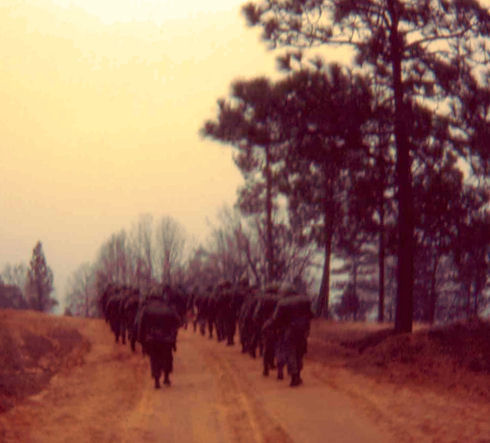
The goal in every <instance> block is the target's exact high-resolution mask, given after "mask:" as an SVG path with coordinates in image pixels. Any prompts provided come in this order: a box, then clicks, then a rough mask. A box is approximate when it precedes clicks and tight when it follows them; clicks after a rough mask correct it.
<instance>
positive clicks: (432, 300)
mask: <svg viewBox="0 0 490 443" xmlns="http://www.w3.org/2000/svg"><path fill="white" fill-rule="evenodd" d="M438 265H439V255H436V256H435V257H434V263H433V265H432V272H431V279H430V280H431V281H430V292H429V312H428V313H427V314H428V315H427V321H428V322H429V323H430V324H431V325H432V324H434V321H435V318H436V305H437V292H436V283H437V281H436V276H437V268H438Z"/></svg>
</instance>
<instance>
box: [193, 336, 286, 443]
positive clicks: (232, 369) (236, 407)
mask: <svg viewBox="0 0 490 443" xmlns="http://www.w3.org/2000/svg"><path fill="white" fill-rule="evenodd" d="M198 346H199V347H200V352H201V353H202V354H203V356H204V359H205V360H206V363H207V367H208V369H209V370H211V371H216V374H217V376H218V378H219V381H220V386H219V387H220V393H221V397H222V401H223V403H224V404H225V405H226V407H227V419H228V421H229V423H230V425H231V426H232V429H233V432H234V436H235V439H234V441H237V442H257V443H262V442H271V443H272V442H277V443H290V442H293V440H292V439H291V437H290V436H289V435H288V434H287V432H286V431H285V430H284V429H283V427H282V426H281V425H280V424H279V423H278V422H277V421H276V420H274V419H273V418H272V417H271V416H270V414H268V412H267V411H266V410H265V409H264V408H263V407H262V406H261V404H260V402H259V401H258V399H257V392H256V390H255V389H253V387H252V385H250V384H248V383H247V382H248V380H247V377H246V376H245V375H244V374H243V369H242V368H240V367H239V366H238V365H237V364H236V362H234V361H232V360H230V359H228V358H227V355H225V356H223V355H222V352H218V349H217V346H218V345H217V344H216V342H212V344H211V343H209V342H206V341H205V340H203V343H200V344H198ZM244 358H245V357H244Z"/></svg>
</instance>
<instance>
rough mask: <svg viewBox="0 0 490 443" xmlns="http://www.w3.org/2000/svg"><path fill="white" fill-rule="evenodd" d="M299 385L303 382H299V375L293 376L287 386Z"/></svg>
mask: <svg viewBox="0 0 490 443" xmlns="http://www.w3.org/2000/svg"><path fill="white" fill-rule="evenodd" d="M301 383H303V380H301V378H300V376H299V374H293V375H292V376H291V383H289V386H299V385H300V384H301Z"/></svg>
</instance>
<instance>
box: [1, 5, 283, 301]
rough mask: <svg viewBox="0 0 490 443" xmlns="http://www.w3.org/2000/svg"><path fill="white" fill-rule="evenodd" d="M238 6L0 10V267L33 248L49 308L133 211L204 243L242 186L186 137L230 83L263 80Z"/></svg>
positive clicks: (218, 153)
mask: <svg viewBox="0 0 490 443" xmlns="http://www.w3.org/2000/svg"><path fill="white" fill-rule="evenodd" d="M244 3H245V0H206V1H202V0H179V1H174V0H2V1H1V2H0V57H1V61H0V104H1V105H0V214H1V219H0V271H1V270H2V269H3V267H4V265H5V264H6V263H11V264H16V263H19V262H25V263H28V262H29V260H30V257H31V254H32V249H33V247H34V245H35V243H36V242H37V241H38V240H41V241H42V242H43V247H44V251H45V255H46V258H47V261H48V264H49V265H50V266H51V268H52V269H53V272H54V274H55V286H56V289H57V293H56V294H55V296H57V297H58V298H60V299H61V298H62V297H63V296H64V291H65V287H64V286H65V281H66V278H67V277H68V275H69V274H71V273H72V272H73V271H74V270H75V269H76V268H77V267H78V266H79V265H80V264H81V263H83V262H86V261H91V262H92V261H94V260H95V258H96V254H97V250H98V248H99V246H101V244H102V243H103V242H104V241H105V240H106V239H107V238H108V237H109V236H110V235H111V234H113V233H115V232H118V231H120V230H121V229H129V228H130V227H131V225H132V224H133V223H134V222H136V220H137V219H138V216H139V215H140V214H145V213H150V214H153V215H154V217H155V218H159V217H160V216H162V215H170V216H173V217H174V218H175V219H177V220H178V221H180V222H181V223H182V224H183V225H184V226H185V228H186V229H187V233H188V234H189V235H191V236H196V237H198V238H199V239H201V240H203V239H204V238H205V236H206V234H207V224H206V219H207V218H210V219H213V218H214V217H215V215H216V213H217V210H218V209H219V208H220V207H221V206H222V205H223V204H225V203H226V204H230V205H231V204H233V203H234V201H235V196H236V189H237V187H238V185H239V184H240V183H241V181H242V179H241V177H240V174H239V172H238V170H237V169H236V167H235V166H234V164H233V162H232V159H231V152H232V151H231V149H230V148H227V147H223V146H221V145H219V144H217V143H213V142H211V141H204V140H202V139H200V137H199V136H198V130H199V128H200V127H201V126H202V124H203V123H204V121H205V120H206V119H209V118H213V117H214V116H215V115H216V108H215V104H216V100H217V99H218V98H219V97H223V96H226V95H227V94H228V91H229V86H230V83H231V82H232V81H233V80H234V79H236V78H238V77H243V78H251V77H254V76H257V75H262V74H267V75H274V74H275V72H276V71H275V55H274V54H273V53H270V52H267V50H266V47H265V45H264V44H263V43H262V42H261V41H260V39H259V34H260V30H259V29H250V28H247V27H246V24H245V19H244V18H243V17H242V15H241V14H240V7H241V5H242V4H244Z"/></svg>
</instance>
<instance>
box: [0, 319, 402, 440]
mask: <svg viewBox="0 0 490 443" xmlns="http://www.w3.org/2000/svg"><path fill="white" fill-rule="evenodd" d="M81 332H83V334H84V335H85V336H86V337H87V338H88V339H89V340H90V342H91V343H92V348H91V350H90V352H89V353H88V354H87V355H86V356H85V358H84V359H85V362H84V364H83V365H81V366H78V367H75V368H73V369H71V370H70V371H69V372H68V371H67V372H65V373H60V374H58V375H56V376H55V377H54V378H53V379H52V380H51V382H50V384H49V386H48V388H47V389H45V390H44V391H42V392H41V393H39V394H38V395H36V396H33V397H30V398H29V399H28V400H27V401H26V402H24V403H23V404H21V405H18V406H17V407H16V408H14V409H12V410H11V411H9V412H7V413H6V414H3V415H2V417H1V422H0V425H3V431H2V432H3V434H2V437H1V438H3V439H4V440H5V441H16V442H17V441H22V442H67V441H70V442H93V441H97V442H111V443H113V442H120V441H126V442H308V443H314V442H327V441H330V442H377V443H379V442H386V441H395V440H396V441H399V439H398V438H396V439H395V438H394V436H393V434H391V433H390V432H389V430H388V428H387V427H386V426H384V424H383V423H382V422H375V420H373V417H372V416H368V414H366V411H365V409H364V408H363V407H361V406H359V405H357V404H356V402H355V401H354V400H353V399H352V398H349V396H346V395H345V394H341V393H339V392H338V391H337V390H335V389H332V387H331V386H329V384H328V383H327V382H326V381H325V380H322V378H321V377H320V376H318V374H320V373H321V372H322V371H321V368H319V366H318V364H315V363H313V362H308V363H307V364H306V367H305V370H304V376H303V378H304V381H305V383H304V385H302V386H300V387H298V388H290V387H289V386H288V382H287V381H286V380H284V381H278V380H276V379H275V378H274V376H273V375H272V376H271V377H270V378H265V377H263V376H262V374H261V371H260V361H259V360H258V359H257V360H252V359H251V358H249V357H248V356H245V355H243V354H241V353H240V352H239V349H238V347H237V346H233V347H227V346H225V345H224V344H222V343H217V342H216V341H215V340H210V339H208V338H206V337H202V336H201V335H198V334H194V333H193V332H191V331H184V330H181V332H180V333H179V340H178V350H177V353H176V354H175V362H174V374H173V375H172V386H170V387H167V386H164V387H163V388H162V389H160V390H155V389H154V388H153V382H152V379H151V378H150V368H149V362H148V359H147V358H144V357H142V355H141V354H140V353H139V352H137V353H136V354H132V353H131V351H130V350H129V347H128V346H123V345H120V344H119V345H118V344H115V343H113V338H112V336H111V334H110V333H109V330H108V327H107V325H106V324H104V323H103V322H102V321H101V320H92V321H86V322H85V323H84V328H83V330H82V331H81ZM138 351H139V349H138Z"/></svg>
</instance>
